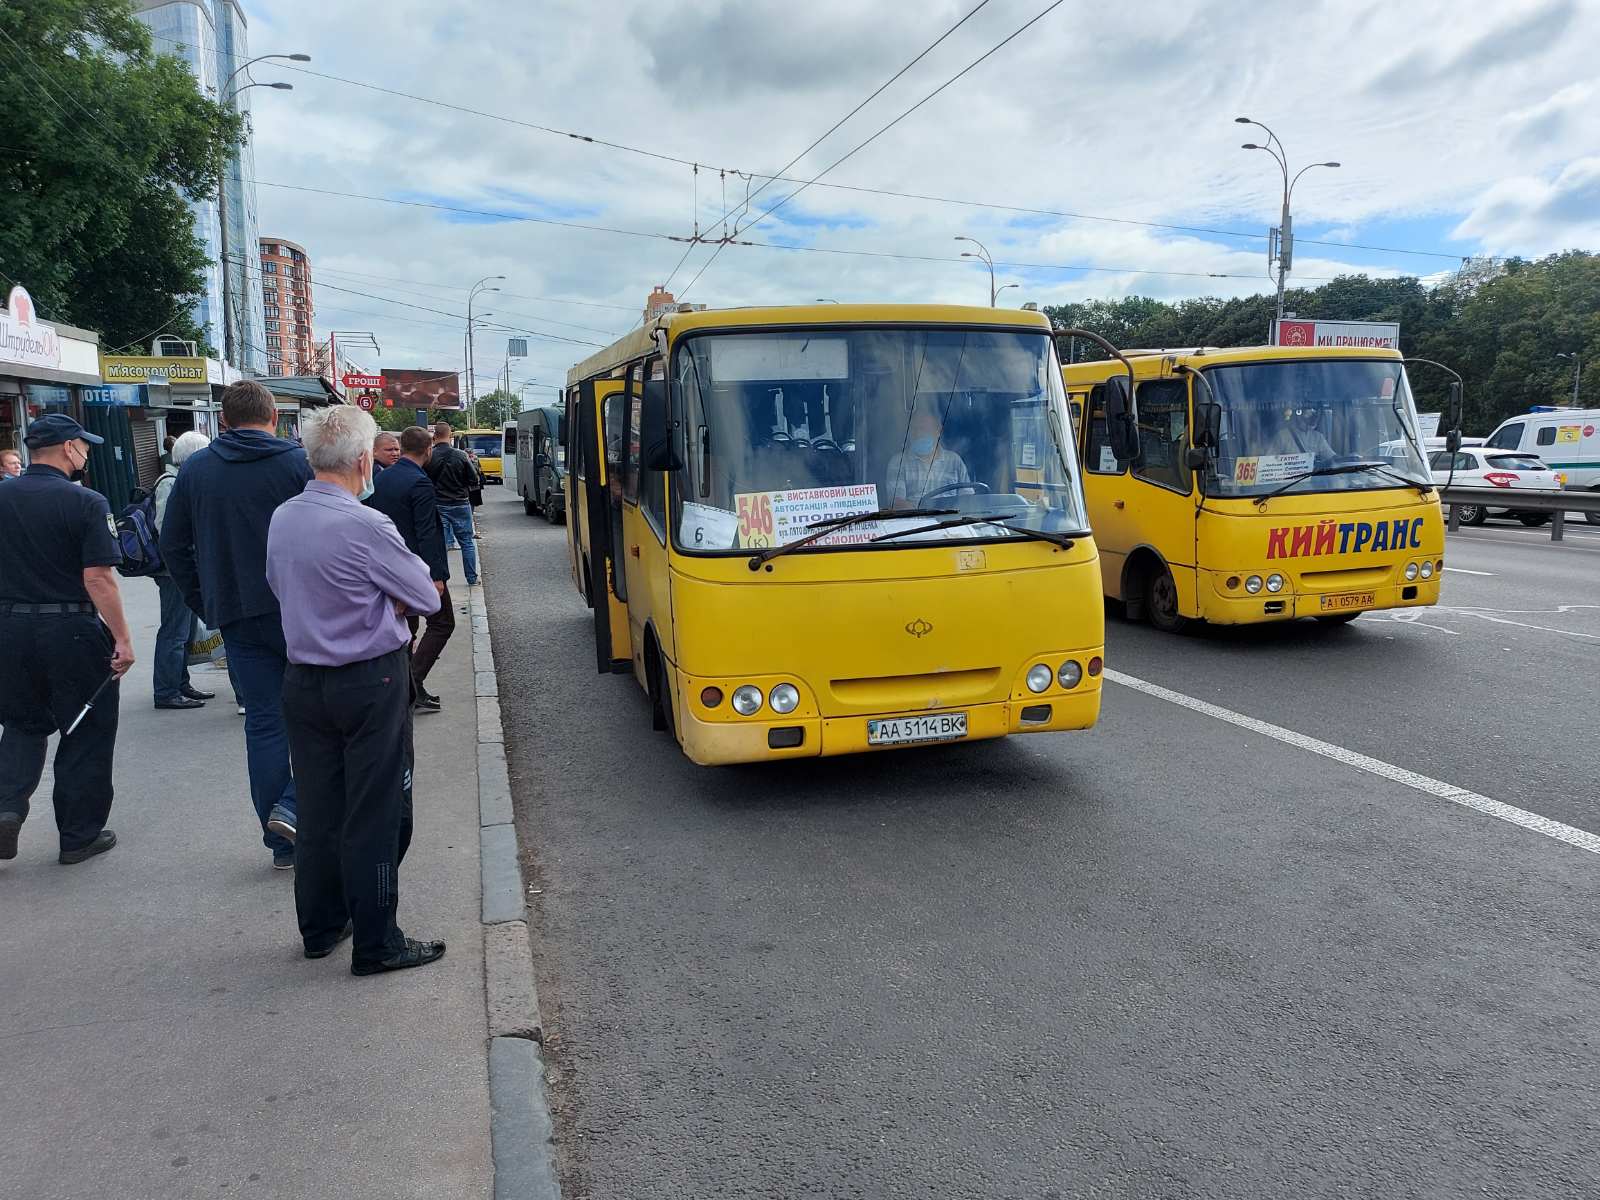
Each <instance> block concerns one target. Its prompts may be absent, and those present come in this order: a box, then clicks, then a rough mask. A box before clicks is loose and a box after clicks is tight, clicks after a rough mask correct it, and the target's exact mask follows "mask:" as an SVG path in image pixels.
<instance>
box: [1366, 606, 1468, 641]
mask: <svg viewBox="0 0 1600 1200" xmlns="http://www.w3.org/2000/svg"><path fill="white" fill-rule="evenodd" d="M1429 611H1431V610H1430V609H1426V608H1391V609H1387V610H1384V611H1381V612H1369V613H1363V614H1362V615H1361V618H1360V619H1361V620H1362V621H1363V622H1377V621H1387V622H1388V623H1389V624H1390V625H1420V626H1421V627H1422V628H1423V629H1435V630H1438V631H1439V632H1440V633H1448V634H1449V635H1450V636H1451V637H1460V636H1461V631H1460V630H1459V629H1446V628H1445V627H1444V626H1443V625H1430V624H1428V622H1426V621H1424V620H1422V619H1421V618H1422V614H1423V613H1425V612H1429Z"/></svg>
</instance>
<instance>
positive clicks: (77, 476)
mask: <svg viewBox="0 0 1600 1200" xmlns="http://www.w3.org/2000/svg"><path fill="white" fill-rule="evenodd" d="M88 477H89V460H88V459H87V458H85V459H84V460H83V466H81V467H79V468H78V469H77V470H75V471H68V472H67V478H68V479H69V480H71V481H72V482H73V483H82V482H83V481H84V480H85V479H87V478H88Z"/></svg>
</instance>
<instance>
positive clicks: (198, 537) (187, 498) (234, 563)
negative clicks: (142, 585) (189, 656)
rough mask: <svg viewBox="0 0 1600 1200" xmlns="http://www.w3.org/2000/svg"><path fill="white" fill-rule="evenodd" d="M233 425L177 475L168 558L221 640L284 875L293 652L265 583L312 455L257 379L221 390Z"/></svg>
mask: <svg viewBox="0 0 1600 1200" xmlns="http://www.w3.org/2000/svg"><path fill="white" fill-rule="evenodd" d="M222 420H223V423H224V424H225V425H226V426H227V429H225V430H224V431H223V433H222V434H221V436H219V437H218V438H217V439H216V441H214V442H212V443H211V444H210V445H209V446H207V447H206V448H205V449H204V450H200V451H197V452H196V453H195V454H193V455H191V456H190V458H189V460H188V461H187V462H185V463H184V464H183V469H182V470H181V471H179V472H178V481H177V482H176V483H175V484H173V485H172V493H171V495H170V496H169V497H168V499H167V511H166V519H165V521H164V522H163V524H162V526H161V557H162V560H163V561H164V562H165V563H166V566H167V570H169V571H170V572H171V573H172V578H173V579H174V580H175V581H176V582H177V584H178V586H179V587H180V588H181V589H182V590H183V597H184V600H185V602H186V603H187V604H188V605H189V607H190V608H191V609H193V610H194V611H195V612H197V613H199V614H200V616H201V617H203V618H204V619H205V622H206V624H208V625H210V626H211V627H212V628H213V629H220V630H221V631H222V644H223V647H224V648H225V649H226V650H227V652H228V663H229V665H230V666H231V667H232V668H233V674H234V678H235V679H236V680H237V682H238V686H239V689H240V696H239V699H240V701H241V702H242V703H243V704H244V743H245V756H246V759H247V761H248V764H249V770H250V799H251V802H252V803H253V804H254V805H255V810H256V816H257V818H258V819H259V820H260V822H261V828H262V839H263V841H265V843H266V845H267V848H268V849H269V850H271V851H272V865H273V866H274V867H277V868H278V869H279V870H288V869H289V868H291V867H293V866H294V837H295V832H296V827H295V794H294V776H293V774H292V772H291V771H290V767H289V741H288V736H287V734H286V733H285V732H284V727H283V673H284V669H285V668H286V667H287V665H288V652H287V650H286V649H285V647H284V642H283V624H282V621H281V618H280V616H279V610H278V601H277V597H275V596H274V595H273V594H272V589H271V588H270V587H268V586H267V527H268V525H269V524H270V523H271V521H272V514H273V511H274V510H275V509H276V508H277V507H278V505H280V504H282V503H283V502H284V501H285V500H287V499H289V497H291V496H298V495H299V494H300V491H301V489H302V488H304V487H305V485H306V481H307V480H309V479H310V478H311V464H310V463H308V462H307V461H306V453H305V451H304V450H302V449H301V448H300V447H299V446H297V445H295V444H294V443H293V442H290V441H285V440H284V439H283V438H280V437H278V436H277V428H278V410H277V406H276V404H275V403H274V402H273V399H272V393H271V392H269V391H267V389H266V388H264V387H262V386H261V385H260V384H259V383H256V382H255V381H254V380H249V379H246V380H243V381H241V382H239V383H235V384H232V385H230V386H229V387H228V388H227V389H226V390H224V391H223V393H222Z"/></svg>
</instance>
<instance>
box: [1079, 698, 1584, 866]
mask: <svg viewBox="0 0 1600 1200" xmlns="http://www.w3.org/2000/svg"><path fill="white" fill-rule="evenodd" d="M1105 678H1106V679H1109V680H1110V681H1111V682H1112V683H1119V684H1121V685H1122V686H1123V687H1125V688H1131V689H1132V690H1133V691H1136V692H1143V693H1144V694H1145V695H1147V696H1154V697H1155V698H1156V699H1158V700H1165V701H1166V702H1167V703H1169V704H1176V705H1178V706H1179V707H1180V708H1187V709H1190V710H1191V711H1193V712H1197V713H1201V714H1203V715H1204V716H1208V717H1215V718H1216V719H1217V720H1219V721H1226V722H1227V723H1228V724H1229V725H1237V726H1238V727H1239V728H1240V729H1248V730H1249V731H1250V732H1252V733H1259V734H1261V735H1262V736H1263V737H1269V738H1272V739H1273V740H1275V741H1279V742H1282V743H1283V744H1284V745H1286V746H1294V747H1295V748H1297V749H1300V750H1307V751H1310V752H1311V753H1312V754H1318V755H1321V756H1322V757H1323V758H1328V759H1332V760H1333V761H1334V762H1338V763H1343V764H1344V765H1345V766H1349V767H1355V768H1356V769H1357V770H1360V771H1366V772H1368V773H1369V774H1372V775H1377V776H1380V777H1381V778H1384V779H1387V780H1390V781H1391V782H1393V783H1400V784H1404V785H1405V786H1406V787H1409V788H1415V789H1416V790H1417V791H1419V792H1426V793H1427V794H1428V795H1430V796H1434V797H1437V798H1438V799H1440V800H1448V801H1450V802H1451V803H1452V804H1459V805H1461V806H1462V807H1463V808H1470V809H1473V810H1475V811H1477V812H1480V813H1483V814H1484V815H1485V816H1490V817H1494V818H1495V819H1496V820H1500V821H1507V822H1509V823H1510V824H1512V825H1518V826H1520V827H1522V828H1523V829H1528V830H1531V831H1532V832H1534V833H1541V834H1543V835H1544V836H1545V837H1548V838H1554V839H1555V840H1556V841H1558V842H1566V843H1567V844H1568V845H1569V846H1576V847H1577V848H1578V849H1580V850H1587V851H1588V852H1589V853H1590V854H1600V837H1596V836H1595V835H1594V834H1592V833H1587V832H1585V831H1584V830H1582V829H1575V828H1573V827H1572V826H1571V825H1563V824H1562V823H1561V822H1560V821H1552V820H1550V818H1548V817H1541V816H1540V815H1539V814H1538V813H1531V812H1528V811H1527V810H1526V809H1521V808H1515V807H1513V806H1512V805H1510V804H1503V803H1501V802H1500V801H1499V800H1491V799H1490V798H1489V797H1488V796H1481V795H1479V794H1478V793H1477V792H1469V791H1468V790H1467V789H1466V788H1459V787H1456V786H1455V784H1453V783H1445V782H1444V781H1443V780H1442V779H1434V778H1432V777H1430V776H1427V775H1421V774H1418V773H1417V772H1416V771H1408V770H1406V769H1405V768H1404V767H1397V766H1395V765H1394V764H1393V763H1386V762H1384V761H1383V760H1382V759H1378V758H1373V757H1371V756H1370V755H1366V754H1362V753H1360V752H1359V751H1356V750H1347V749H1345V748H1344V747H1343V746H1336V745H1334V744H1333V743H1332V742H1324V741H1322V740H1321V739H1319V738H1314V737H1307V736H1306V735H1305V734H1303V733H1296V732H1295V731H1294V730H1292V729H1285V728H1284V727H1283V726H1282V725H1274V724H1272V723H1271V722H1269V721H1261V720H1258V719H1257V718H1255V717H1247V716H1245V715H1244V714H1243V713H1237V712H1234V711H1233V710H1232V709H1229V708H1223V707H1222V706H1221V705H1217V704H1211V703H1209V702H1208V701H1205V700H1197V699H1196V698H1195V697H1193V696H1186V695H1184V694H1183V693H1182V692H1175V691H1173V690H1172V689H1171V688H1164V687H1162V686H1161V685H1160V684H1158V683H1150V682H1148V681H1146V680H1143V679H1138V678H1135V677H1134V676H1132V675H1124V674H1123V673H1122V672H1121V671H1112V670H1107V671H1106V672H1105Z"/></svg>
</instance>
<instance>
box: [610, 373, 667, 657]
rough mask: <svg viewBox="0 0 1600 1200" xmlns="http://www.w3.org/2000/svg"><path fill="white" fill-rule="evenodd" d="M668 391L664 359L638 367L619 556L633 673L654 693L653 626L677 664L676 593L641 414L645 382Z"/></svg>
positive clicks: (630, 390) (659, 482)
mask: <svg viewBox="0 0 1600 1200" xmlns="http://www.w3.org/2000/svg"><path fill="white" fill-rule="evenodd" d="M647 379H648V380H650V381H651V383H652V385H653V386H655V387H661V388H664V387H665V386H666V370H665V366H664V360H663V359H662V358H661V357H660V356H656V357H653V358H649V359H646V360H645V361H644V362H642V363H635V364H634V365H633V366H632V367H630V368H629V369H628V387H627V393H626V394H627V409H626V418H625V419H626V422H627V424H626V428H627V431H628V432H627V437H626V439H625V450H624V460H623V475H622V478H623V486H622V495H623V511H622V522H623V531H622V542H621V544H620V549H619V554H620V556H621V558H622V564H623V572H624V574H625V576H626V578H627V589H628V622H629V633H630V634H631V636H632V644H633V670H634V675H635V676H636V677H637V678H638V680H639V682H640V684H641V685H643V686H644V687H646V688H647V689H648V687H649V679H648V678H647V676H646V670H647V665H646V663H645V659H644V653H645V636H644V631H645V627H646V626H647V625H649V626H651V627H652V628H654V630H655V633H656V637H657V639H659V641H660V643H661V650H662V652H663V653H664V654H665V655H666V656H667V658H668V659H669V660H671V661H675V660H676V658H677V655H676V653H675V650H674V645H673V631H672V609H671V604H672V600H671V589H670V585H669V583H668V570H667V493H666V477H665V476H664V475H663V474H662V473H661V472H659V471H650V470H647V469H646V468H645V466H644V463H643V462H642V461H641V452H642V445H641V438H640V431H641V421H640V417H641V409H642V403H643V397H644V385H645V380H647Z"/></svg>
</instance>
